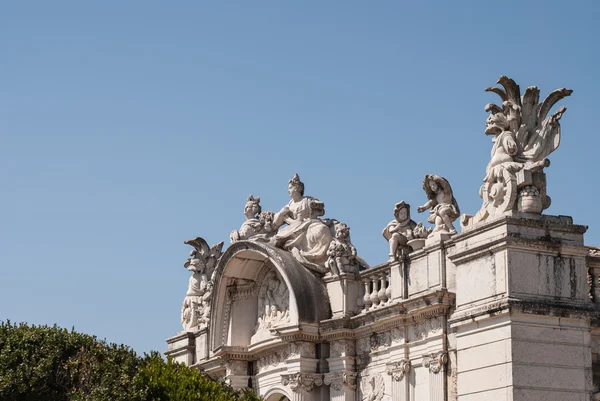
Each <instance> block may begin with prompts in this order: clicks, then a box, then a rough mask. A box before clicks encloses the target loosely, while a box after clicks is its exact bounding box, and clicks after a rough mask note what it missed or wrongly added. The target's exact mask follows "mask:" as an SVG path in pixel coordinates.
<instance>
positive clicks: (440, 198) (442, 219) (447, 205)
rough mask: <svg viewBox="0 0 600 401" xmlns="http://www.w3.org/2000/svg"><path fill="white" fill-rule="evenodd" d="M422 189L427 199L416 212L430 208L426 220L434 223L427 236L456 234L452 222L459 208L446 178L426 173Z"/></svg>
mask: <svg viewBox="0 0 600 401" xmlns="http://www.w3.org/2000/svg"><path fill="white" fill-rule="evenodd" d="M423 190H424V191H425V193H426V194H427V198H428V199H429V200H428V201H427V202H426V203H425V204H424V205H423V206H419V207H418V208H417V212H419V213H421V212H424V211H425V210H427V209H431V210H430V212H429V218H428V219H427V221H428V222H429V223H431V224H435V228H434V229H433V232H432V233H431V234H429V237H428V238H431V237H433V236H434V235H435V233H445V234H456V229H455V228H454V225H453V224H452V222H453V221H454V220H456V219H457V218H458V216H460V210H459V208H458V203H457V202H456V199H454V195H453V194H452V188H451V187H450V183H449V182H448V180H446V179H445V178H444V177H440V176H438V175H434V174H427V175H425V178H424V179H423Z"/></svg>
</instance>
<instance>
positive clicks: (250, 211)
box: [229, 195, 273, 244]
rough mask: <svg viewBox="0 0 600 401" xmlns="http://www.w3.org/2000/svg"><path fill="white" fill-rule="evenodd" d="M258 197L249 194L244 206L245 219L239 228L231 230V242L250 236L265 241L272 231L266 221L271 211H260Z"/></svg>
mask: <svg viewBox="0 0 600 401" xmlns="http://www.w3.org/2000/svg"><path fill="white" fill-rule="evenodd" d="M261 211H262V208H261V207H260V198H259V197H256V198H255V197H254V196H253V195H250V196H249V197H248V200H247V201H246V206H244V216H246V221H244V222H243V223H242V226H241V227H240V229H239V230H237V231H233V232H232V233H231V235H230V236H229V239H230V241H231V243H232V244H233V243H234V242H237V241H242V240H247V239H250V238H253V239H257V240H263V241H266V238H268V237H269V236H270V235H271V234H272V233H273V232H272V230H271V224H270V222H269V221H268V219H269V216H272V214H273V213H272V212H265V213H261Z"/></svg>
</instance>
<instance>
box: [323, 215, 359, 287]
mask: <svg viewBox="0 0 600 401" xmlns="http://www.w3.org/2000/svg"><path fill="white" fill-rule="evenodd" d="M334 227H335V237H334V238H333V240H332V241H331V243H330V244H329V248H328V249H327V256H328V258H327V262H326V263H325V266H326V267H327V268H328V269H329V270H330V271H331V274H332V275H334V276H338V275H339V274H340V273H358V262H357V260H356V248H355V247H354V245H352V243H351V242H350V227H348V226H347V225H346V224H344V223H337V224H335V226H334Z"/></svg>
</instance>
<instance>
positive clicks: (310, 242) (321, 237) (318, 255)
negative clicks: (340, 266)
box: [270, 174, 333, 274]
mask: <svg viewBox="0 0 600 401" xmlns="http://www.w3.org/2000/svg"><path fill="white" fill-rule="evenodd" d="M288 193H289V194H290V197H291V198H292V199H291V200H290V202H289V203H288V204H287V205H286V206H284V207H283V208H282V209H281V210H280V211H279V212H278V213H276V214H275V216H274V218H273V229H275V230H276V229H278V230H279V231H278V232H277V234H275V235H274V236H273V237H272V238H271V240H270V243H271V245H273V246H275V247H277V248H281V249H283V250H286V251H290V252H291V253H292V255H293V256H294V258H295V259H296V260H298V261H299V262H300V263H302V264H303V265H304V266H306V267H307V268H308V269H311V270H313V271H315V272H317V273H321V274H324V273H326V272H327V271H328V269H327V268H326V267H325V261H326V260H327V250H328V249H329V244H330V242H331V240H332V239H333V235H332V233H331V229H330V228H329V226H328V225H327V224H325V222H323V221H322V220H320V219H318V217H320V216H323V215H324V214H325V206H324V204H323V203H322V202H320V201H319V200H318V199H316V198H312V197H310V196H304V183H303V182H302V181H300V177H299V176H298V174H296V175H294V177H293V178H292V179H291V180H290V181H289V183H288Z"/></svg>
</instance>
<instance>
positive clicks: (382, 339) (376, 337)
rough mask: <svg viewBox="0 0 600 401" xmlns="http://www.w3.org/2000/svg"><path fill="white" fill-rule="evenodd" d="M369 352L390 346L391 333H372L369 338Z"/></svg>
mask: <svg viewBox="0 0 600 401" xmlns="http://www.w3.org/2000/svg"><path fill="white" fill-rule="evenodd" d="M369 343H370V345H371V351H377V350H378V349H379V347H389V346H390V345H392V333H390V332H389V331H386V332H384V333H373V334H372V335H371V337H370V338H369Z"/></svg>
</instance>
